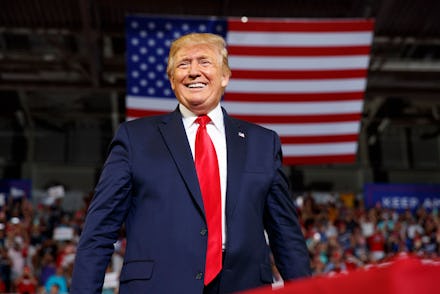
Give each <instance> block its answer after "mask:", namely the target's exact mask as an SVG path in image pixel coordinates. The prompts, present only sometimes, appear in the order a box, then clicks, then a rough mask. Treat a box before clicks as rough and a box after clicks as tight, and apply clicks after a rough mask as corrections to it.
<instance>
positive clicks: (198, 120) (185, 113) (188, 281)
mask: <svg viewBox="0 0 440 294" xmlns="http://www.w3.org/2000/svg"><path fill="white" fill-rule="evenodd" d="M167 73H168V77H169V80H170V83H171V88H172V89H173V91H174V93H175V96H176V97H177V100H178V106H177V108H176V109H175V110H174V111H173V112H171V113H169V114H166V115H160V116H153V117H147V118H142V119H137V120H132V121H129V122H124V123H122V125H121V126H120V128H119V130H118V131H117V133H116V135H115V137H114V139H113V141H112V143H111V147H110V153H109V156H108V158H107V160H106V163H105V164H104V167H103V171H102V174H101V177H100V180H99V182H98V184H97V187H96V191H95V196H94V199H93V200H92V202H91V203H90V208H89V211H88V214H87V218H86V223H85V225H84V229H83V231H82V234H81V237H80V240H79V244H78V247H77V252H76V261H75V264H74V271H73V278H72V285H71V294H80V293H87V294H91V293H101V291H102V283H103V280H104V274H105V271H106V268H107V266H108V263H109V261H110V258H111V256H112V254H113V250H114V246H113V244H114V243H115V242H116V241H117V238H118V232H119V229H120V227H121V226H122V225H123V223H124V222H125V232H126V238H127V243H126V250H125V256H124V258H125V262H124V265H123V268H122V270H121V274H120V288H119V290H120V293H231V292H236V291H241V290H245V289H250V288H254V287H259V286H262V285H266V284H271V283H272V282H273V273H272V267H271V262H270V254H271V253H273V256H274V261H275V264H276V267H277V269H278V271H279V273H280V275H281V277H282V278H283V280H285V281H287V280H292V279H297V278H303V277H307V276H309V275H310V261H309V254H308V251H307V247H306V245H305V240H304V237H303V234H302V231H301V227H300V223H299V220H298V216H297V211H296V208H295V206H294V203H293V201H292V198H291V196H290V192H289V187H288V182H287V177H286V176H285V174H284V172H283V169H282V154H281V144H280V140H279V137H278V135H277V134H276V133H275V132H274V131H271V130H268V129H265V128H263V127H261V126H258V125H256V124H251V123H248V122H245V121H242V120H238V119H235V118H232V117H230V116H229V115H228V114H227V112H226V110H225V109H223V108H222V106H221V105H220V100H221V97H222V95H223V93H224V91H225V88H226V86H227V85H228V82H229V78H230V76H231V70H230V68H229V65H228V57H227V49H226V44H225V41H224V39H223V38H222V37H220V36H218V35H214V34H199V33H191V34H188V35H185V36H183V37H181V38H179V39H177V40H176V41H175V42H173V44H172V45H171V48H170V54H169V58H168V66H167ZM265 231H266V232H267V234H268V237H269V246H270V248H269V246H268V244H267V243H266V240H265Z"/></svg>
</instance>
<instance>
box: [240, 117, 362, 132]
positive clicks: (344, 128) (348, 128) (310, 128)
mask: <svg viewBox="0 0 440 294" xmlns="http://www.w3.org/2000/svg"><path fill="white" fill-rule="evenodd" d="M231 115H233V113H231ZM261 125H262V126H263V127H266V128H268V129H271V130H274V131H275V132H277V133H278V135H279V136H281V137H282V136H286V137H288V136H320V135H347V134H357V133H359V127H360V122H359V121H353V122H327V123H298V124H295V123H289V124H261Z"/></svg>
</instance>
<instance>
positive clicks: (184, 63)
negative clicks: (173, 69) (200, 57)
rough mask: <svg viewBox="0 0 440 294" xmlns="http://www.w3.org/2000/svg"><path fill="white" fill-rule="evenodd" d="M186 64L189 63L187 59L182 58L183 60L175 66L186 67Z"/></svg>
mask: <svg viewBox="0 0 440 294" xmlns="http://www.w3.org/2000/svg"><path fill="white" fill-rule="evenodd" d="M188 65H189V61H188V60H183V61H181V62H179V63H178V64H177V67H178V68H186V67H188Z"/></svg>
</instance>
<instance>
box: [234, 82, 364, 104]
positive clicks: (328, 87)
mask: <svg viewBox="0 0 440 294" xmlns="http://www.w3.org/2000/svg"><path fill="white" fill-rule="evenodd" d="M366 82H367V81H366V80H365V79H364V78H355V79H332V80H247V79H234V78H233V77H232V79H231V80H230V81H229V84H228V86H227V88H226V91H227V92H234V93H260V94H262V93H271V94H281V93H341V92H359V91H364V90H365V86H366ZM269 99H270V98H269Z"/></svg>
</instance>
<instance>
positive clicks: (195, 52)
mask: <svg viewBox="0 0 440 294" xmlns="http://www.w3.org/2000/svg"><path fill="white" fill-rule="evenodd" d="M219 56H221V54H220V51H219V50H218V49H217V47H215V46H213V45H210V44H187V45H184V46H182V47H181V48H179V50H178V51H177V52H176V58H177V59H187V58H191V59H192V58H200V57H212V58H217V57H219Z"/></svg>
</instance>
